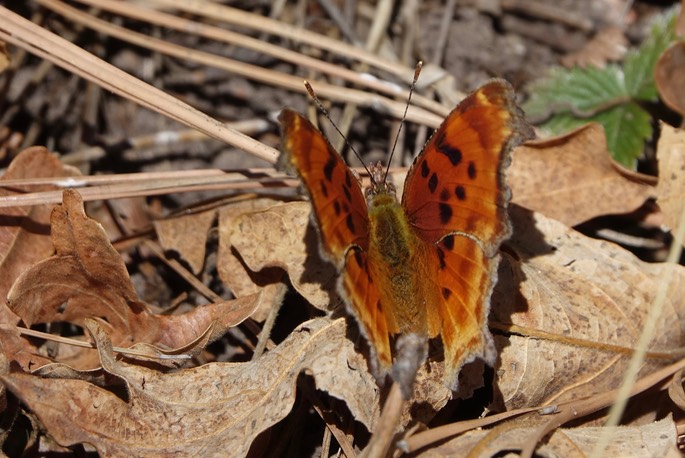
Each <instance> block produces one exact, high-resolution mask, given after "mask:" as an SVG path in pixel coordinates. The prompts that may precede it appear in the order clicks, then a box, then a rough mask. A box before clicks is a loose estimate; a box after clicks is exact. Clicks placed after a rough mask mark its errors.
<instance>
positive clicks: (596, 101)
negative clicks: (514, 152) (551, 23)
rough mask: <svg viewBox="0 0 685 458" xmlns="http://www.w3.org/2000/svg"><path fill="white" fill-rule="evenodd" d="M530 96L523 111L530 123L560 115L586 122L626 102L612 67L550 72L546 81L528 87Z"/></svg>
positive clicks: (620, 79)
mask: <svg viewBox="0 0 685 458" xmlns="http://www.w3.org/2000/svg"><path fill="white" fill-rule="evenodd" d="M530 93H531V97H530V99H529V100H528V101H527V102H526V103H524V105H523V109H524V111H525V112H526V114H527V115H528V116H529V117H530V118H532V119H536V118H547V117H549V116H550V115H561V114H571V115H573V116H575V117H578V118H590V117H592V116H594V115H596V114H597V113H598V111H600V110H602V109H604V108H605V107H608V106H613V105H616V104H618V103H621V102H622V101H624V100H626V98H627V93H626V91H625V88H624V84H623V73H622V72H621V69H620V68H619V67H618V66H615V65H612V66H608V67H606V68H601V69H600V68H596V67H589V68H573V69H571V70H563V69H553V70H552V72H551V74H550V77H549V78H545V79H542V80H539V81H537V82H534V83H533V84H532V85H531V88H530Z"/></svg>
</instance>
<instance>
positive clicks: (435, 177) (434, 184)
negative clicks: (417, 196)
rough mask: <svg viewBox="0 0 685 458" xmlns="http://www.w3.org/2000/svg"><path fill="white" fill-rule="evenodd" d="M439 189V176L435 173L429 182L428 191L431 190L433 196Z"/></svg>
mask: <svg viewBox="0 0 685 458" xmlns="http://www.w3.org/2000/svg"><path fill="white" fill-rule="evenodd" d="M437 187H438V174H437V173H435V172H433V175H431V177H430V179H429V180H428V189H429V190H430V192H431V194H433V193H434V192H435V189H436V188H437Z"/></svg>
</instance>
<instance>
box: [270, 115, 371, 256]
mask: <svg viewBox="0 0 685 458" xmlns="http://www.w3.org/2000/svg"><path fill="white" fill-rule="evenodd" d="M279 120H280V122H281V126H282V130H283V143H282V150H283V153H284V156H282V157H283V158H284V159H282V160H286V161H287V162H289V163H290V165H291V166H292V167H294V168H295V169H296V170H297V173H298V174H299V176H300V178H301V179H302V182H303V183H304V186H305V187H306V188H307V192H308V193H309V197H310V198H311V201H312V206H313V207H314V214H315V217H316V222H317V224H318V227H319V231H320V233H321V234H322V237H321V245H322V247H323V249H324V251H325V253H326V254H327V255H328V256H329V257H330V258H331V260H332V261H333V262H334V263H335V264H336V265H337V266H338V267H341V266H342V264H343V262H344V259H345V252H346V251H347V249H348V248H349V247H350V246H352V245H357V246H359V247H360V248H362V249H367V247H368V225H369V217H368V213H367V210H366V200H365V199H364V194H363V193H362V189H361V186H360V184H359V181H358V180H357V179H356V178H355V177H354V176H353V175H352V172H351V171H350V169H349V168H348V167H347V165H345V162H344V161H343V159H342V158H341V157H340V155H339V154H338V153H337V152H336V151H335V150H334V149H333V147H332V146H331V145H330V143H328V141H327V140H326V138H325V137H324V136H323V135H321V133H320V132H319V131H318V130H317V129H316V128H315V127H314V126H313V125H312V123H310V122H309V121H308V120H307V119H305V118H304V117H302V116H301V115H300V114H298V113H296V112H294V111H292V110H288V109H284V110H283V111H282V112H281V115H280V116H279Z"/></svg>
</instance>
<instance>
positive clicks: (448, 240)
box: [442, 235, 454, 251]
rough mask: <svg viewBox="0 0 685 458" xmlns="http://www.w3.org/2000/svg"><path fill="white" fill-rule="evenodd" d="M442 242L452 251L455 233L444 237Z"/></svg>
mask: <svg viewBox="0 0 685 458" xmlns="http://www.w3.org/2000/svg"><path fill="white" fill-rule="evenodd" d="M442 244H443V245H444V247H445V248H447V249H448V250H449V251H452V250H453V249H454V236H453V235H448V236H447V237H445V238H444V239H442Z"/></svg>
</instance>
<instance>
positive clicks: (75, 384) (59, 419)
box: [2, 318, 379, 457]
mask: <svg viewBox="0 0 685 458" xmlns="http://www.w3.org/2000/svg"><path fill="white" fill-rule="evenodd" d="M94 323H95V322H90V324H89V325H88V327H89V329H90V330H91V333H92V334H93V336H94V338H95V340H96V342H97V344H98V348H99V353H100V357H101V360H102V366H103V368H104V369H105V370H106V371H107V372H109V373H110V374H113V375H115V376H116V377H118V378H120V379H121V380H123V381H124V382H125V383H126V386H127V388H128V389H127V394H128V402H126V401H125V400H122V399H121V398H120V397H118V396H116V395H115V394H113V393H112V392H110V391H108V390H104V389H102V388H100V387H98V386H96V385H93V384H91V383H88V382H86V381H83V380H75V379H63V380H59V379H45V378H41V377H37V376H34V375H27V374H9V375H6V376H4V377H2V380H3V381H4V382H5V383H6V384H7V386H8V387H9V389H10V390H11V391H12V392H13V393H14V394H15V395H16V396H18V397H19V398H20V399H21V400H22V401H23V402H24V403H25V404H26V405H27V406H28V407H29V408H30V409H31V410H32V411H33V412H34V413H35V414H36V415H37V416H38V417H39V418H40V420H41V422H42V423H43V424H44V425H46V427H47V429H48V430H49V431H50V433H51V435H52V436H53V437H54V438H55V439H56V440H57V442H59V443H60V444H61V445H64V446H66V445H71V444H77V443H84V442H87V443H90V444H92V445H93V446H94V447H96V448H97V450H98V452H99V453H100V454H101V455H104V456H169V455H172V454H175V453H178V454H181V455H183V456H200V455H201V456H226V455H227V454H229V455H230V456H235V457H239V456H245V455H246V454H247V452H248V450H249V449H250V445H251V443H252V441H253V440H254V438H255V437H256V436H257V435H258V434H259V433H260V432H262V431H264V430H266V429H267V428H269V427H270V426H272V425H274V424H275V423H277V422H278V421H280V420H281V419H283V418H284V417H285V416H286V415H287V414H288V413H289V412H290V409H291V408H292V405H293V402H294V400H295V387H296V380H297V377H298V376H299V374H300V373H301V372H302V371H303V370H308V371H310V372H311V374H312V375H313V377H314V380H315V382H316V385H317V387H318V386H319V385H320V383H321V381H323V380H326V381H327V382H326V383H327V386H328V387H329V388H327V390H328V389H330V391H329V393H330V394H331V395H332V396H334V397H337V398H339V399H343V400H344V401H345V402H347V403H348V407H349V408H350V411H351V412H352V414H353V415H354V418H355V419H357V420H359V421H361V422H362V423H363V424H365V425H367V427H373V423H374V422H375V421H376V419H377V417H378V414H379V409H378V402H377V396H378V393H377V387H376V384H375V383H374V381H373V379H372V378H371V376H370V375H369V374H368V372H367V371H357V370H355V369H353V368H351V367H350V366H349V365H348V357H349V356H350V355H354V350H353V347H352V343H351V342H350V341H349V339H347V338H346V337H345V322H344V320H335V321H331V320H330V319H328V318H318V319H315V320H311V321H308V322H306V323H303V324H302V325H300V326H299V327H298V328H297V329H295V331H293V332H292V333H291V334H290V336H289V337H288V338H286V340H285V341H283V343H281V344H280V345H279V346H278V347H276V348H275V349H273V350H272V351H270V352H268V353H266V354H265V355H264V356H263V357H262V358H260V359H259V360H257V361H253V362H249V363H236V364H226V363H213V364H207V365H204V366H201V367H196V368H192V369H185V370H179V371H177V372H173V373H168V374H164V373H160V372H159V371H155V370H151V369H147V368H145V367H141V366H134V365H130V364H127V363H124V362H122V361H119V360H117V359H116V358H115V357H114V355H113V354H112V352H111V342H110V341H109V340H108V339H107V337H106V335H105V333H104V332H103V329H102V328H100V327H98V326H94ZM113 420H114V421H113ZM227 451H230V452H227Z"/></svg>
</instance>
